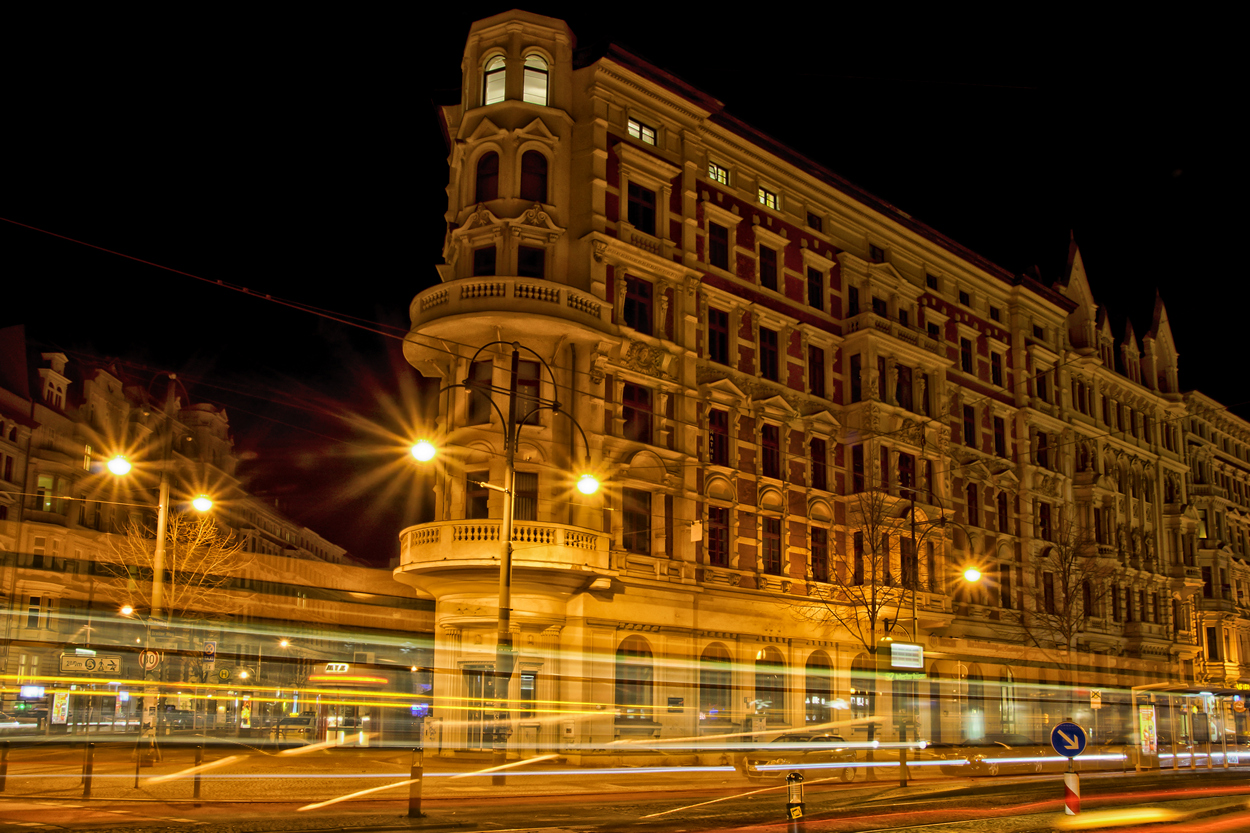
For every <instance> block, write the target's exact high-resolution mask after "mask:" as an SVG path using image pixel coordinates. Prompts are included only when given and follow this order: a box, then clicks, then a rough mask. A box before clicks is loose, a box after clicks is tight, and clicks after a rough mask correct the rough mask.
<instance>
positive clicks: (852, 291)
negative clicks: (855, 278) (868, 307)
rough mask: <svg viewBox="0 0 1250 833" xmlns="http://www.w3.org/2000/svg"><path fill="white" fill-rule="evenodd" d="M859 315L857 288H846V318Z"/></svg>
mask: <svg viewBox="0 0 1250 833" xmlns="http://www.w3.org/2000/svg"><path fill="white" fill-rule="evenodd" d="M856 315H859V287H858V286H848V287H847V288H846V317H847V318H851V317H852V316H856Z"/></svg>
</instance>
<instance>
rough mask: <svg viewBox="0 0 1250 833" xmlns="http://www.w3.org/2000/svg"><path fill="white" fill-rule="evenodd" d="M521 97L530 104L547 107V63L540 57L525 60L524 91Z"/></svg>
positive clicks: (532, 56)
mask: <svg viewBox="0 0 1250 833" xmlns="http://www.w3.org/2000/svg"><path fill="white" fill-rule="evenodd" d="M521 97H522V98H523V99H524V100H525V101H528V102H529V103H530V104H541V105H542V106H544V107H546V106H547V62H546V61H544V60H543V57H542V56H541V55H527V56H526V58H525V89H524V90H523V91H522V93H521Z"/></svg>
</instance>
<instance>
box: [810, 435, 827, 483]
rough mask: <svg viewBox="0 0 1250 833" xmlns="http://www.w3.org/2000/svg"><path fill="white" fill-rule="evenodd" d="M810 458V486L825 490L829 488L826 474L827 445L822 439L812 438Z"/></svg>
mask: <svg viewBox="0 0 1250 833" xmlns="http://www.w3.org/2000/svg"><path fill="white" fill-rule="evenodd" d="M810 451H811V458H812V488H813V489H822V490H827V489H828V488H829V475H828V467H827V460H828V447H827V446H826V445H825V441H824V440H819V439H816V438H812V442H811V446H810Z"/></svg>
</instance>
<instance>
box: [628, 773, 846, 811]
mask: <svg viewBox="0 0 1250 833" xmlns="http://www.w3.org/2000/svg"><path fill="white" fill-rule="evenodd" d="M834 780H837V781H841V780H842V776H841V775H832V776H830V777H828V778H809V779H804V781H803V785H804V786H807V785H809V784H820V783H822V782H824V781H834ZM785 789H789V785H788V784H778V785H777V786H775V787H762V788H761V789H758V790H751V791H749V792H744V793H735V794H734V795H726V796H722V797H721V798H713V799H712V800H711V801H700V802H699V803H698V804H687V805H686V806H685V807H674V808H673V809H671V810H664V811H662V812H659V813H652V814H651V815H649V816H640V817H639V818H644V819H653V818H657V817H659V816H667V815H668V814H669V813H679V812H681V811H682V810H693V809H694V808H695V807H706V806H707V805H709V804H719V803H720V802H722V801H733V800H735V799H738V798H746V797H747V796H748V795H759V794H760V793H767V792H774V791H776V790H785Z"/></svg>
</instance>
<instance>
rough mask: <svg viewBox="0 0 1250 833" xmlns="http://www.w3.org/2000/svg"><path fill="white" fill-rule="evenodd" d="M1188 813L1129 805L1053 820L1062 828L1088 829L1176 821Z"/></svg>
mask: <svg viewBox="0 0 1250 833" xmlns="http://www.w3.org/2000/svg"><path fill="white" fill-rule="evenodd" d="M1187 815H1189V814H1188V813H1178V812H1177V811H1175V810H1165V809H1164V808H1162V807H1129V808H1126V809H1118V810H1095V811H1093V812H1092V813H1089V812H1087V813H1081V814H1080V815H1079V816H1072V817H1071V818H1068V817H1067V816H1064V817H1063V818H1061V819H1059V820H1058V821H1057V822H1055V826H1056V827H1058V828H1060V829H1062V830H1089V829H1090V828H1095V827H1119V826H1122V825H1126V824H1158V823H1160V822H1166V821H1176V820H1177V819H1179V818H1183V817H1184V816H1187Z"/></svg>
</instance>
